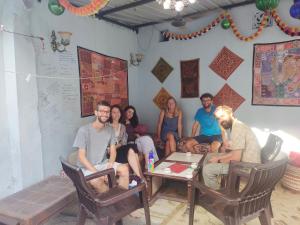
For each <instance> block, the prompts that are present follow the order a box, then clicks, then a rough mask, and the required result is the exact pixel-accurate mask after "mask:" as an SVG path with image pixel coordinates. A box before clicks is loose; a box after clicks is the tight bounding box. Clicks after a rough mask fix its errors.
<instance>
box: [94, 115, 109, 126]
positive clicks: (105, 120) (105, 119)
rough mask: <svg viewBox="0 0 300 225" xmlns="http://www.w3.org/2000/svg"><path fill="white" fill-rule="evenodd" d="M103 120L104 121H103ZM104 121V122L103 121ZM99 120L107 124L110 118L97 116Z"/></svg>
mask: <svg viewBox="0 0 300 225" xmlns="http://www.w3.org/2000/svg"><path fill="white" fill-rule="evenodd" d="M101 118H102V119H101ZM103 119H104V120H103ZM97 120H98V122H99V123H102V124H105V123H106V122H107V121H108V118H106V117H101V116H97Z"/></svg>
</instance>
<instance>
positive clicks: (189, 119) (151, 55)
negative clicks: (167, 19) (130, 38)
mask: <svg viewBox="0 0 300 225" xmlns="http://www.w3.org/2000/svg"><path fill="white" fill-rule="evenodd" d="M292 3H293V1H292V0H287V1H281V2H280V6H279V8H278V11H279V15H280V16H281V17H282V19H283V20H284V21H286V22H287V24H289V25H292V26H297V25H299V20H296V19H292V18H291V17H290V16H289V8H290V6H291V5H292ZM257 11H258V10H257V9H256V7H255V5H254V4H252V5H248V6H243V7H238V8H235V9H232V10H230V11H229V12H230V13H231V15H232V17H233V19H234V21H235V22H236V25H237V27H238V28H239V30H240V32H241V33H242V34H244V35H250V34H252V33H253V32H254V30H252V29H251V26H252V15H254V13H255V12H257ZM216 16H217V13H216V14H214V15H213V14H212V15H210V16H207V17H203V18H201V19H200V20H198V21H194V22H192V23H188V24H187V26H186V27H187V28H185V29H183V30H182V29H179V30H178V31H179V32H183V33H184V32H186V33H189V32H192V31H196V30H199V29H200V28H202V27H204V26H206V25H207V24H209V23H210V22H211V21H212V20H213V19H214V18H215V17H216ZM165 29H169V30H170V31H176V30H175V28H174V27H171V26H170V25H169V24H163V25H156V26H154V27H147V28H144V29H142V30H141V31H140V32H139V35H138V38H139V40H141V42H142V44H141V45H140V48H141V49H140V51H142V52H144V54H145V60H144V62H143V63H142V65H141V66H140V67H139V74H140V75H139V76H140V80H139V86H140V88H141V90H140V91H141V92H142V91H143V93H144V94H143V98H141V99H140V100H139V102H138V104H136V105H137V108H138V112H139V115H140V117H141V118H142V121H143V122H145V123H147V124H149V125H150V126H151V129H154V128H155V126H156V124H155V123H153V119H154V118H155V119H156V118H158V114H159V110H158V108H157V107H156V106H155V105H154V103H153V101H152V99H153V98H154V96H155V95H156V94H157V92H158V91H159V90H160V88H161V87H164V88H166V89H167V91H168V92H169V93H171V94H172V95H173V96H174V97H176V99H177V100H178V102H179V104H180V106H181V108H182V109H183V112H184V133H185V135H190V132H191V126H192V123H193V116H194V114H195V112H196V110H197V108H198V107H200V105H201V103H200V101H199V99H198V98H190V99H183V98H180V87H181V86H180V60H188V59H194V58H200V85H199V87H200V94H202V93H204V92H210V93H212V94H213V95H215V94H217V92H218V91H219V90H220V89H221V88H222V87H223V85H224V84H225V83H227V84H229V85H230V86H231V87H232V88H233V89H234V90H235V91H236V92H238V93H239V94H240V95H241V96H243V97H244V98H245V99H246V101H245V102H244V103H243V104H242V105H241V106H240V107H239V108H238V109H237V110H236V113H235V115H236V116H237V118H239V119H240V120H242V121H244V122H246V123H247V124H249V125H250V126H254V127H258V128H261V129H264V128H268V129H270V130H271V131H274V130H284V131H286V132H288V133H290V134H292V135H294V136H296V137H298V138H300V126H299V125H300V122H299V119H298V117H299V116H298V115H299V107H275V106H253V105H251V97H252V57H253V44H254V43H270V42H279V41H286V40H292V39H295V38H292V37H290V36H288V35H286V34H284V33H283V32H282V31H281V30H280V29H279V28H278V27H277V25H276V23H275V22H274V25H273V27H270V28H267V29H265V30H264V31H263V33H262V34H261V36H259V37H258V38H257V39H255V40H254V41H252V42H242V41H240V40H238V39H237V38H236V37H235V36H234V34H233V33H232V31H231V30H230V29H229V30H224V29H222V28H221V26H220V25H219V26H217V27H215V28H213V29H212V30H211V31H209V32H207V33H206V34H204V35H203V36H201V37H198V38H196V39H192V40H187V41H179V40H178V41H176V40H170V41H169V42H161V43H159V41H158V40H159V31H160V30H165ZM148 43H150V44H148ZM223 46H226V47H227V48H229V49H230V50H231V51H233V52H234V53H236V54H237V55H239V56H240V57H241V58H243V59H244V62H243V63H242V64H241V65H240V66H239V67H238V68H237V69H236V70H235V71H234V73H233V74H232V75H231V76H230V78H229V79H228V80H227V81H225V80H223V79H222V78H220V77H219V76H218V75H217V74H215V73H214V72H213V71H212V70H211V69H210V68H209V67H208V65H209V64H210V63H211V62H212V60H213V59H214V58H215V57H216V56H217V54H218V53H219V51H220V50H221V49H222V48H223ZM145 48H146V49H145ZM143 49H144V50H143ZM159 57H163V58H164V59H165V60H166V61H167V62H168V63H170V65H172V66H173V67H174V70H173V72H172V73H171V74H170V76H169V77H168V78H167V79H166V80H165V82H164V83H163V84H161V83H160V82H159V81H158V80H157V79H156V78H155V77H154V76H153V74H152V73H151V70H152V68H153V67H154V65H155V64H156V62H157V61H158V59H159ZM145 85H147V87H151V88H147V89H145V88H144V87H145Z"/></svg>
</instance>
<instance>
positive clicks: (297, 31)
mask: <svg viewBox="0 0 300 225" xmlns="http://www.w3.org/2000/svg"><path fill="white" fill-rule="evenodd" d="M271 15H272V16H273V18H274V20H275V22H276V24H277V26H278V27H279V28H280V30H282V31H283V32H284V33H286V34H287V35H290V36H292V37H293V36H300V28H299V27H291V26H288V25H287V24H286V23H285V22H283V21H282V20H281V18H280V16H279V15H278V13H277V12H276V10H273V11H272V12H271Z"/></svg>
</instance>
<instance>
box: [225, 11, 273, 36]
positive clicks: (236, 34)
mask: <svg viewBox="0 0 300 225" xmlns="http://www.w3.org/2000/svg"><path fill="white" fill-rule="evenodd" d="M226 18H227V19H228V20H229V22H230V26H231V29H232V32H233V33H234V35H235V36H236V37H237V38H238V39H240V40H241V41H252V40H254V39H255V38H257V37H258V36H259V35H260V34H261V32H262V31H263V29H264V27H265V25H266V24H267V21H268V14H267V13H266V12H265V13H264V17H263V19H262V21H261V23H260V25H259V27H258V28H257V31H256V32H255V33H253V34H252V35H250V36H248V37H245V36H243V35H242V34H241V33H240V32H239V31H238V29H237V27H236V25H235V23H234V21H233V19H232V17H231V15H230V14H228V13H226Z"/></svg>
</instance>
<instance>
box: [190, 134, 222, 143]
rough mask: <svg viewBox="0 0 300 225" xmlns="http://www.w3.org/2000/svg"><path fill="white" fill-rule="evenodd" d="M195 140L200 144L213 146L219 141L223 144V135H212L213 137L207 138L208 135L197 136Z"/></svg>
mask: <svg viewBox="0 0 300 225" xmlns="http://www.w3.org/2000/svg"><path fill="white" fill-rule="evenodd" d="M194 139H195V140H196V141H197V142H198V143H199V144H200V143H208V144H211V143H212V142H214V141H218V142H220V143H222V135H212V136H206V135H203V134H202V135H199V136H195V137H194Z"/></svg>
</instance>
